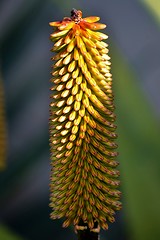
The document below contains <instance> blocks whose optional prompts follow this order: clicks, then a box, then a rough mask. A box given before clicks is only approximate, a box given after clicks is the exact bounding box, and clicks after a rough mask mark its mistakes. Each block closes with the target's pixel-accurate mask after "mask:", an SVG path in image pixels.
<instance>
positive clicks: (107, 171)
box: [49, 9, 121, 230]
mask: <svg viewBox="0 0 160 240" xmlns="http://www.w3.org/2000/svg"><path fill="white" fill-rule="evenodd" d="M99 19H100V18H99V17H96V16H91V17H86V18H82V12H81V11H79V10H78V11H77V10H75V9H73V10H72V11H71V17H70V18H69V17H65V18H64V19H63V20H62V21H58V22H50V26H52V27H53V29H54V32H53V33H52V34H51V35H50V39H51V41H53V42H54V45H53V48H52V49H51V51H53V52H54V53H55V55H54V56H53V57H52V60H53V61H54V63H53V66H52V71H51V75H52V78H51V83H52V87H51V91H52V93H51V103H50V122H49V125H50V151H51V166H52V169H51V184H50V191H51V197H50V207H51V208H52V209H53V211H52V213H51V218H52V219H56V218H62V217H64V218H65V221H64V223H63V226H64V227H67V226H69V225H70V224H73V225H78V224H79V223H80V221H83V222H84V223H87V225H88V227H89V229H91V230H92V229H93V228H94V223H95V222H97V223H98V225H99V226H100V227H102V228H103V229H108V222H114V220H115V218H114V215H115V211H116V210H119V209H120V208H121V203H120V202H119V198H120V191H119V190H118V189H117V188H118V186H119V180H118V177H119V171H118V170H117V169H116V166H117V165H118V162H117V161H116V160H115V158H116V156H117V154H118V153H117V152H116V148H117V144H116V143H115V139H116V138H117V135H116V133H115V129H116V125H115V123H114V121H115V114H114V103H113V100H114V98H113V93H112V74H111V73H110V68H111V62H110V57H109V56H108V48H107V47H108V44H107V43H106V42H104V41H103V40H105V39H107V38H108V36H107V35H106V34H104V33H102V32H98V31H97V30H101V29H104V28H105V27H106V25H105V24H101V23H97V21H99Z"/></svg>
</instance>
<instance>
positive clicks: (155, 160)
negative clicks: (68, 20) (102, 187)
mask: <svg viewBox="0 0 160 240" xmlns="http://www.w3.org/2000/svg"><path fill="white" fill-rule="evenodd" d="M73 7H74V8H76V9H80V10H82V11H83V16H90V15H96V16H100V17H101V22H102V23H105V24H107V29H106V30H105V33H107V34H108V35H109V40H108V41H107V42H108V43H109V49H110V56H111V59H112V74H113V85H114V93H115V104H116V114H117V125H118V129H117V132H118V135H119V138H118V144H119V149H118V151H119V152H120V155H119V157H118V160H119V162H120V167H119V168H120V171H121V190H122V192H123V197H122V201H123V209H122V210H121V211H120V212H119V213H118V214H117V216H116V223H114V224H111V225H109V231H107V232H104V231H102V234H101V240H105V239H108V240H109V239H112V240H116V239H117V240H142V239H144V240H151V239H152V240H157V239H160V228H159V225H160V220H159V216H160V204H159V202H160V140H159V136H160V128H159V119H160V94H159V90H160V48H159V42H160V14H159V11H158V9H159V8H160V3H159V2H158V1H156V0H152V1H149V0H132V1H128V0H121V1H119V0H99V1H97V0H92V1H89V0H81V1H80V0H75V1H72V0H68V1H64V0H61V1H55V0H46V1H42V0H14V1H13V0H7V1H5V0H1V2H0V50H1V53H0V54H1V55H0V58H1V60H0V71H1V73H0V77H1V80H0V81H1V85H2V87H0V91H1V94H0V96H4V99H3V100H2V98H0V101H1V102H0V107H1V109H0V113H1V112H3V113H4V112H5V114H3V118H2V121H3V124H0V127H1V130H0V133H1V134H4V132H5V133H6V132H7V137H6V138H7V141H5V138H4V142H3V144H2V143H1V138H0V143H1V145H0V147H1V149H2V148H3V149H5V147H4V143H5V142H6V147H7V157H6V158H5V155H4V154H1V151H0V158H1V159H0V162H2V161H5V162H4V163H3V164H2V165H6V167H5V168H4V167H3V168H4V169H3V170H2V171H1V172H0V239H1V240H22V239H26V240H38V239H39V240H42V239H43V240H44V239H45V240H51V239H58V240H64V239H66V240H67V239H76V236H75V234H74V232H73V229H72V227H71V228H67V229H62V227H61V224H62V220H56V221H52V220H50V219H49V214H50V211H51V210H50V209H49V207H48V204H49V172H50V166H49V145H48V118H49V114H48V112H49V111H48V110H49V109H48V105H49V94H50V93H49V87H50V83H49V79H50V67H51V64H52V63H51V61H50V57H51V56H52V54H51V53H50V51H49V50H50V48H51V46H52V43H51V42H50V40H49V35H50V33H51V32H52V29H51V28H50V27H49V25H48V23H49V22H50V21H58V20H61V19H62V18H63V17H64V16H70V11H71V9H72V8H73ZM0 119H1V118H0ZM5 126H6V127H5ZM4 128H6V130H5V131H4ZM0 166H1V164H0Z"/></svg>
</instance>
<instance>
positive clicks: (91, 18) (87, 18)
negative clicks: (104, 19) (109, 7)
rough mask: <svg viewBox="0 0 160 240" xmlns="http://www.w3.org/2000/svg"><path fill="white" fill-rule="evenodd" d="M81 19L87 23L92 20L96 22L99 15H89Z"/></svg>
mask: <svg viewBox="0 0 160 240" xmlns="http://www.w3.org/2000/svg"><path fill="white" fill-rule="evenodd" d="M83 20H84V21H86V22H89V23H94V22H98V21H99V20H100V17H97V16H90V17H86V18H83Z"/></svg>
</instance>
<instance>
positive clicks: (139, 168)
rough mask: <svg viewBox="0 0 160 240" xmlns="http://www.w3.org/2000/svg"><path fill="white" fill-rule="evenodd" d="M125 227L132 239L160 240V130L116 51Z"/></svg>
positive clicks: (115, 63)
mask: <svg viewBox="0 0 160 240" xmlns="http://www.w3.org/2000/svg"><path fill="white" fill-rule="evenodd" d="M111 55H112V60H113V71H112V72H113V76H114V81H113V82H114V87H115V96H116V106H117V118H118V121H117V123H118V133H119V152H120V159H119V161H120V163H121V165H120V167H121V178H122V184H121V185H122V188H123V190H122V192H123V197H124V200H123V202H124V210H125V211H126V225H128V227H129V229H128V230H129V231H130V232H129V235H130V236H132V237H131V239H133V240H142V239H145V240H149V239H152V240H157V239H160V228H159V216H160V204H159V201H160V187H159V185H160V175H159V170H160V161H159V159H160V143H159V136H160V129H159V126H158V123H157V121H156V117H155V116H154V113H153V112H152V109H151V106H150V105H149V102H148V100H147V97H146V96H145V93H144V92H143V91H142V90H141V89H140V87H141V86H140V85H139V84H138V82H137V80H138V78H137V77H136V76H135V74H134V73H133V72H132V71H131V70H130V69H129V65H128V64H127V62H125V61H124V60H123V58H122V56H121V55H120V54H119V53H117V52H115V51H113V53H112V54H111Z"/></svg>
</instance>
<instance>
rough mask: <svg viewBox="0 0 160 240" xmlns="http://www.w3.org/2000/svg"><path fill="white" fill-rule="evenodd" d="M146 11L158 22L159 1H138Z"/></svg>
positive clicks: (159, 13)
mask: <svg viewBox="0 0 160 240" xmlns="http://www.w3.org/2000/svg"><path fill="white" fill-rule="evenodd" d="M140 1H141V2H142V3H143V4H144V5H146V7H147V8H148V10H149V11H150V12H151V13H152V14H153V16H154V18H155V19H156V20H157V21H158V22H160V1H159V0H152V1H151V0H140Z"/></svg>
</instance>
